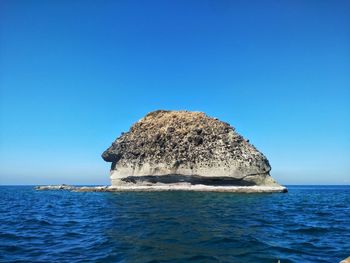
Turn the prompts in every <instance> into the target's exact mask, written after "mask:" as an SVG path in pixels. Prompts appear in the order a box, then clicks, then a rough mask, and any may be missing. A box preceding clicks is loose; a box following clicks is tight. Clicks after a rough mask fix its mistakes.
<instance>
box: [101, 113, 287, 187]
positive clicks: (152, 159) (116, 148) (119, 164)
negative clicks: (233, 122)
mask: <svg viewBox="0 0 350 263" xmlns="http://www.w3.org/2000/svg"><path fill="white" fill-rule="evenodd" d="M102 158H103V159H104V160H105V161H107V162H111V163H112V165H111V181H112V187H119V188H120V187H124V188H125V187H143V188H145V187H147V186H149V187H151V186H152V187H153V188H155V187H156V186H159V187H160V188H162V187H163V188H164V187H172V186H174V187H175V186H177V187H180V186H181V187H180V188H184V189H185V188H186V187H190V186H191V187H192V188H193V186H195V187H197V188H198V187H199V186H201V187H203V188H210V189H211V188H213V187H214V189H219V188H220V187H221V188H222V187H224V188H226V189H229V188H230V187H232V188H235V187H236V189H237V187H252V186H265V187H272V188H274V189H277V190H278V189H279V190H280V191H285V190H286V189H285V187H282V186H280V185H279V184H278V183H277V182H276V181H275V180H274V179H273V178H272V177H271V176H270V174H269V172H270V170H271V167H270V164H269V162H268V160H267V158H266V157H265V156H264V155H263V154H262V153H261V152H259V151H258V150H257V149H256V148H255V147H254V146H253V145H252V144H250V143H249V141H247V140H245V139H244V138H243V137H242V136H241V135H239V134H238V133H237V132H236V131H235V129H234V128H233V127H232V126H230V124H228V123H225V122H222V121H220V120H218V119H217V118H211V117H209V116H207V115H206V114H204V113H202V112H190V111H164V110H158V111H154V112H151V113H149V114H147V115H146V116H145V117H144V118H142V119H141V120H139V121H138V122H136V123H135V124H134V125H132V127H131V128H130V130H129V132H126V133H123V134H122V135H121V136H120V137H118V138H117V139H116V140H115V142H113V143H112V145H111V146H110V147H109V148H108V149H107V150H106V151H105V152H104V153H103V154H102ZM255 188H256V187H255Z"/></svg>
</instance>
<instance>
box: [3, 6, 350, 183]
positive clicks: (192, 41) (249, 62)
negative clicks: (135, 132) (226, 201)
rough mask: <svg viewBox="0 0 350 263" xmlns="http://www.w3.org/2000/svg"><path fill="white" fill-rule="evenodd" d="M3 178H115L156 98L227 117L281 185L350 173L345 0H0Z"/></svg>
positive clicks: (159, 105)
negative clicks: (128, 135)
mask: <svg viewBox="0 0 350 263" xmlns="http://www.w3.org/2000/svg"><path fill="white" fill-rule="evenodd" d="M0 25H1V28H0V29H1V31H0V86H1V94H0V95H1V101H0V103H1V105H0V107H1V108H0V114H1V115H0V139H1V141H0V146H1V148H0V149H1V150H0V184H49V183H52V184H54V183H68V184H108V183H109V167H110V164H108V163H105V162H104V161H103V160H102V159H101V157H100V155H101V153H102V152H103V151H104V150H105V149H106V148H107V147H108V146H110V144H111V143H112V141H113V140H114V139H115V138H116V137H117V136H119V135H120V133H121V132H122V131H127V130H128V129H129V127H130V125H131V124H132V123H133V122H135V121H137V120H138V119H140V118H141V117H142V116H144V115H145V114H146V113H147V112H149V111H152V110H156V109H187V110H196V111H204V112H206V113H207V114H208V115H210V116H214V117H218V118H220V119H222V120H224V121H227V122H229V123H230V124H231V125H232V126H234V127H235V128H236V129H237V131H238V132H240V133H241V134H242V135H243V136H244V137H245V138H246V139H249V140H250V142H252V143H253V144H254V145H255V146H257V148H258V149H260V150H261V151H262V152H263V153H264V154H265V155H266V156H267V157H268V159H269V160H270V163H271V165H272V172H271V174H272V176H273V177H274V178H276V179H277V180H278V181H279V182H280V183H282V184H344V183H346V184H349V183H350V106H349V105H350V1H346V0H341V1H339V0H329V1H323V0H317V1H316V0H304V1H299V0H290V1H288V0H286V1H277V0H276V1H268V0H267V1H261V0H259V1H246V0H242V1H234V0H232V1H226V0H225V1H223V0H222V1H218V0H209V1H208V0H198V1H194V0H184V1H181V0H174V1H168V0H161V1H152V0H150V1H129V0H121V1H118V0H115V1H108V0H104V1H97V0H95V1H87V0H82V1H80V0H73V1H71V0H69V1H68V0H56V1H44V0H43V1H37V0H33V1H28V0H23V1H18V0H1V1H0Z"/></svg>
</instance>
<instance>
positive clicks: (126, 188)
mask: <svg viewBox="0 0 350 263" xmlns="http://www.w3.org/2000/svg"><path fill="white" fill-rule="evenodd" d="M35 190H39V191H43V190H56V191H57V190H65V191H72V192H167V191H190V192H227V193H286V192H288V190H287V188H286V187H284V186H261V185H254V186H210V185H189V184H170V185H164V184H155V185H123V186H72V185H65V184H63V185H42V186H36V187H35Z"/></svg>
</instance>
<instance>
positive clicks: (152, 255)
mask: <svg viewBox="0 0 350 263" xmlns="http://www.w3.org/2000/svg"><path fill="white" fill-rule="evenodd" d="M0 194H1V198H0V262H87V261H92V262H277V261H278V259H280V260H281V263H285V262H306V263H307V262H339V261H340V260H341V259H343V258H346V257H347V256H349V251H350V220H349V218H350V207H349V204H350V187H346V186H343V187H334V186H332V187H324V186H321V187H310V186H307V187H290V188H289V193H288V194H230V193H193V192H161V193H71V192H64V191H62V192H61V191H48V192H39V191H34V190H33V189H32V187H0Z"/></svg>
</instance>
